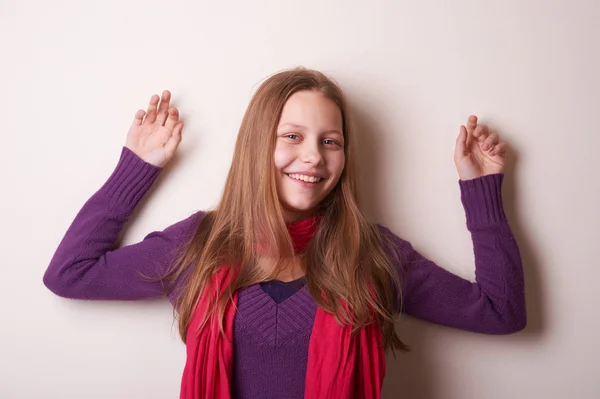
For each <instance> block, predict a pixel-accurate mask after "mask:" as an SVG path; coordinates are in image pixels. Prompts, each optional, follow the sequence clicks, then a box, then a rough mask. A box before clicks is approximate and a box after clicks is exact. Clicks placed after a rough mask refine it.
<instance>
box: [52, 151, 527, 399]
mask: <svg viewBox="0 0 600 399" xmlns="http://www.w3.org/2000/svg"><path fill="white" fill-rule="evenodd" d="M160 171H161V168H158V167H155V166H153V165H151V164H149V163H146V162H144V161H143V160H142V159H140V158H139V157H138V156H137V155H135V154H134V153H133V152H132V151H130V150H129V149H127V148H126V147H123V149H122V151H121V157H120V159H119V162H118V163H117V166H116V168H115V170H114V171H113V173H112V174H111V175H110V177H109V178H108V180H107V181H106V182H105V183H104V184H103V185H102V187H101V188H100V189H99V190H98V191H97V192H96V193H95V194H94V195H92V197H91V198H90V199H88V201H86V203H85V204H84V205H83V207H82V208H81V210H80V211H79V212H78V214H77V215H76V217H75V218H74V220H73V221H72V223H71V225H70V227H69V229H68V230H67V232H66V234H65V236H64V237H63V239H62V241H61V242H60V244H59V246H58V248H57V249H56V252H55V254H54V256H53V258H52V260H51V262H50V265H49V266H48V269H47V270H46V273H45V274H44V279H43V281H44V284H45V285H46V287H48V288H49V289H50V290H51V291H52V292H54V293H55V294H57V295H59V296H62V297H66V298H74V299H88V300H89V299H96V300H135V299H142V298H152V297H161V296H163V295H166V296H167V298H168V299H169V300H170V301H171V303H173V304H174V303H175V300H176V298H177V295H178V294H179V293H180V292H181V289H182V286H181V284H178V282H176V284H175V286H174V288H172V289H170V290H169V291H165V287H166V284H164V283H163V282H161V281H155V282H152V281H148V279H146V278H144V277H142V276H147V277H155V276H158V275H160V274H162V273H164V271H165V270H166V268H167V267H168V266H170V265H171V262H172V259H173V256H175V254H176V251H177V250H178V246H179V244H181V243H183V242H185V241H186V240H188V239H190V238H191V235H192V234H193V233H194V231H195V229H196V228H197V227H198V224H199V223H200V221H201V220H202V217H203V216H204V213H203V212H195V213H193V214H192V215H191V216H189V217H187V218H185V219H184V220H181V221H179V222H177V223H175V224H173V225H171V226H169V227H167V228H166V229H164V230H162V231H154V232H151V233H150V234H148V235H146V236H145V238H144V239H143V240H142V241H140V242H139V243H136V244H132V245H128V246H123V247H121V248H116V242H117V239H118V235H119V233H120V231H121V230H122V228H123V225H124V224H125V222H126V221H127V219H128V218H129V216H130V215H131V214H132V212H133V210H134V209H135V207H136V205H137V204H138V202H139V201H140V200H141V198H142V197H143V196H144V194H146V192H147V191H148V190H149V188H150V187H151V185H152V184H153V182H154V181H155V179H156V178H157V176H158V175H159V173H160ZM503 177H504V175H503V174H493V175H486V176H482V177H479V178H476V179H472V180H466V181H463V180H459V186H460V192H461V202H462V204H463V207H464V210H465V215H466V226H467V228H468V230H469V232H470V233H471V237H472V241H473V250H474V258H475V280H476V282H471V281H469V280H466V279H463V278H461V277H459V276H457V275H455V274H452V273H450V272H449V271H447V270H445V269H444V268H442V267H440V266H438V265H437V264H435V263H434V262H432V261H431V260H428V259H426V258H425V257H424V256H423V255H421V254H420V253H419V252H417V251H416V250H415V249H414V248H413V246H412V245H411V244H410V242H408V241H406V240H404V239H402V238H400V237H398V236H397V235H395V234H393V233H392V232H391V231H390V230H389V229H387V228H386V227H384V226H381V225H379V226H378V227H379V228H380V231H381V232H382V233H383V234H384V235H387V236H388V237H389V238H390V239H391V242H392V244H393V248H392V250H393V251H395V252H396V253H397V254H398V255H399V262H398V263H397V264H395V268H396V270H397V271H398V273H399V274H400V277H401V281H402V286H401V290H402V298H403V301H402V307H401V308H400V307H399V308H398V309H397V310H398V312H403V313H405V314H408V315H412V316H414V317H417V318H420V319H423V320H428V321H430V322H433V323H437V324H441V325H445V326H450V327H454V328H459V329H463V330H469V331H474V332H479V333H485V334H509V333H513V332H516V331H519V330H521V329H523V328H524V327H525V325H526V309H525V292H524V280H523V269H522V265H521V257H520V253H519V249H518V246H517V243H516V241H515V239H514V237H513V234H512V232H511V229H510V227H509V224H508V222H507V219H506V216H505V213H504V210H503V207H502V196H501V191H502V181H503ZM287 288H288V290H289V289H291V290H292V292H287V293H285V292H283V293H282V292H279V293H277V292H275V291H277V287H273V286H272V285H269V284H268V283H267V284H265V283H262V287H261V284H255V285H252V286H249V287H245V288H242V289H241V290H240V292H239V297H238V298H239V302H238V309H237V312H236V317H235V322H234V348H235V349H234V371H233V374H234V384H233V387H232V394H233V396H234V397H236V398H243V399H248V398H263V399H264V398H290V399H292V398H303V394H304V379H305V376H306V366H307V360H308V342H309V338H310V334H311V331H312V324H313V321H314V317H315V314H316V304H315V303H314V301H313V300H312V298H311V296H310V294H309V293H308V289H307V288H306V286H305V285H304V284H303V283H302V282H300V283H299V285H298V286H293V285H292V286H290V287H287ZM280 291H281V290H280ZM283 291H286V290H285V288H284V290H283ZM274 298H275V299H274Z"/></svg>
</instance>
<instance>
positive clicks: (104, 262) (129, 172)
mask: <svg viewBox="0 0 600 399" xmlns="http://www.w3.org/2000/svg"><path fill="white" fill-rule="evenodd" d="M160 170H161V168H159V167H156V166H153V165H152V164H149V163H147V162H145V161H143V160H142V159H141V158H139V157H138V156H137V155H135V154H134V153H133V152H132V151H131V150H129V149H128V148H126V147H123V149H122V152H121V157H120V160H119V162H118V164H117V167H116V168H115V170H114V172H113V173H112V175H111V176H110V177H109V179H108V180H107V181H106V183H105V184H104V185H103V186H102V187H101V188H100V190H98V192H96V193H95V194H94V195H93V196H92V197H91V198H90V199H89V200H88V201H87V202H86V203H85V205H84V206H83V207H82V209H81V210H80V211H79V213H78V214H77V216H76V217H75V219H74V220H73V222H72V223H71V226H70V227H69V229H68V230H67V232H66V234H65V236H64V237H63V239H62V241H61V243H60V245H59V246H58V248H57V250H56V252H55V254H54V256H53V258H52V260H51V262H50V265H49V266H48V269H47V270H46V273H45V274H44V279H43V281H44V284H45V285H46V287H48V288H49V289H50V290H51V291H52V292H54V293H55V294H57V295H59V296H62V297H66V298H74V299H116V300H133V299H142V298H152V297H160V296H162V295H165V294H167V295H169V299H170V300H171V302H173V301H174V299H175V298H174V297H173V292H168V293H167V292H165V290H164V284H163V283H162V282H161V281H156V282H149V281H147V279H145V278H144V277H143V276H147V277H156V276H158V275H160V274H163V273H164V272H165V271H166V270H167V268H168V267H169V266H170V264H171V261H172V260H173V259H174V256H175V254H176V250H177V247H178V245H179V243H181V242H183V241H184V240H186V239H188V238H190V237H191V236H190V234H192V233H193V231H194V228H195V227H197V225H198V223H199V221H200V220H201V218H202V213H200V212H198V213H196V214H194V215H192V216H190V217H188V218H187V219H185V220H182V221H180V222H178V223H176V224H174V225H172V226H170V227H168V228H166V229H165V230H163V231H155V232H152V233H150V234H148V235H147V236H146V237H145V238H144V240H143V241H141V242H139V243H137V244H134V245H129V246H125V247H122V248H118V249H115V243H116V241H117V238H118V234H119V232H120V231H121V229H122V227H123V225H124V223H125V222H126V221H127V219H128V218H129V216H130V215H131V213H132V212H133V210H134V208H135V206H136V205H137V203H138V202H139V200H140V199H141V198H142V197H143V196H144V194H145V193H146V192H147V191H148V189H149V188H150V187H151V185H152V183H153V182H154V180H155V179H156V177H157V176H158V174H159V173H160Z"/></svg>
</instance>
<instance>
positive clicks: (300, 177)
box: [286, 173, 324, 183]
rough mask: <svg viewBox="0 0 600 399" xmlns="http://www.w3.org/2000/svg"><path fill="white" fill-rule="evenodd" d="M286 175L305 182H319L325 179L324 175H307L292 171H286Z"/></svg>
mask: <svg viewBox="0 0 600 399" xmlns="http://www.w3.org/2000/svg"><path fill="white" fill-rule="evenodd" d="M286 176H288V177H289V178H291V179H294V180H298V181H301V182H304V183H319V182H321V181H323V180H324V179H323V178H322V177H316V176H306V175H300V174H296V173H291V174H290V173H286Z"/></svg>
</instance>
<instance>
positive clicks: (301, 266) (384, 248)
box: [44, 68, 526, 399]
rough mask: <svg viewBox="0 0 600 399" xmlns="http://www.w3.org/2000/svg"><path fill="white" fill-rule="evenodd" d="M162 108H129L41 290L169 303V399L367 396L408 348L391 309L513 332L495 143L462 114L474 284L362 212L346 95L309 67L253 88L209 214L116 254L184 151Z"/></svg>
mask: <svg viewBox="0 0 600 399" xmlns="http://www.w3.org/2000/svg"><path fill="white" fill-rule="evenodd" d="M169 103H170V93H169V92H168V91H165V92H164V93H163V94H162V98H159V96H157V95H154V96H152V97H151V99H150V104H149V106H148V109H147V111H143V110H140V111H138V112H137V113H136V115H135V118H134V122H133V124H132V126H131V128H130V130H129V133H128V135H127V140H126V144H125V146H124V147H123V149H122V152H121V158H120V160H119V162H118V164H117V166H116V168H115V170H114V172H113V173H112V174H111V176H110V177H109V178H108V180H107V181H106V183H105V184H104V185H103V186H102V187H101V188H100V189H99V190H98V191H97V192H96V193H95V194H94V195H93V196H92V197H91V198H90V199H89V200H88V201H87V202H86V203H85V204H84V206H83V208H82V209H81V210H80V211H79V213H78V214H77V216H76V217H75V219H74V220H73V222H72V224H71V226H70V227H69V229H68V231H67V232H66V234H65V236H64V238H63V240H62V242H61V243H60V245H59V247H58V249H57V250H56V253H55V254H54V257H53V258H52V261H51V263H50V265H49V267H48V269H47V271H46V273H45V275H44V284H45V285H46V286H47V287H48V288H49V289H50V290H52V291H53V292H54V293H56V294H57V295H60V296H63V297H67V298H78V299H113V300H133V299H141V298H150V297H160V296H166V297H168V299H169V300H170V301H171V303H172V304H173V306H174V309H175V310H176V312H177V315H178V319H179V331H180V335H181V337H182V340H183V342H184V343H185V344H186V350H187V360H186V364H185V368H184V371H183V377H182V382H181V394H180V395H181V397H182V398H193V399H198V398H230V397H233V398H241V399H246V398H379V397H380V392H381V386H382V383H383V378H384V375H385V351H386V350H394V349H400V350H401V351H406V350H409V348H408V346H407V345H405V344H404V343H403V342H402V341H401V340H400V339H399V337H398V335H397V334H396V332H395V329H394V323H395V322H396V320H397V318H398V316H399V314H402V313H405V314H409V315H412V316H415V317H418V318H421V319H424V320H428V321H431V322H433V323H438V324H442V325H446V326H451V327H455V328H460V329H464V330H469V331H475V332H480V333H486V334H509V333H513V332H516V331H519V330H521V329H523V328H524V327H525V325H526V310H525V298H524V283H523V270H522V265H521V259H520V255H519V249H518V247H517V244H516V242H515V240H514V238H513V235H512V232H511V229H510V227H509V224H508V222H507V219H506V216H505V214H504V210H503V207H502V196H501V188H502V182H503V177H504V174H503V173H504V166H505V160H506V156H507V152H508V149H507V145H506V143H504V142H502V141H500V139H499V137H498V135H497V134H495V133H490V132H489V129H488V128H487V126H485V125H481V124H478V123H477V118H476V117H475V116H471V117H469V118H468V121H467V123H466V126H461V127H460V132H459V134H458V138H457V140H456V148H455V156H454V162H455V166H456V168H457V171H458V175H459V178H460V180H459V181H458V183H459V186H460V191H461V200H462V204H463V206H464V209H465V215H466V225H467V228H468V229H469V231H470V233H471V236H472V239H473V244H474V254H475V267H476V282H475V283H473V282H470V281H468V280H465V279H463V278H461V277H459V276H456V275H454V274H452V273H450V272H448V271H446V270H445V269H443V268H442V267H439V266H438V265H436V264H435V263H433V262H432V261H430V260H428V259H426V258H425V257H423V256H422V255H421V254H420V253H419V252H417V251H416V250H415V249H414V248H413V247H412V245H411V244H410V243H409V242H408V241H406V240H404V239H401V238H400V237H398V236H396V235H395V234H393V233H392V232H391V231H390V230H389V229H387V228H386V227H384V226H381V225H377V224H375V223H373V222H371V221H369V220H368V219H367V218H366V217H365V215H364V214H363V213H362V212H361V209H360V208H359V206H358V204H357V186H356V175H355V164H354V163H355V161H356V160H355V158H356V155H355V151H356V148H355V146H356V142H355V140H356V138H355V134H356V132H355V131H354V130H353V126H352V123H351V120H350V115H349V113H348V108H347V106H346V100H345V98H344V95H343V93H342V90H341V89H340V88H339V87H338V85H337V84H335V83H334V82H333V81H332V80H330V79H329V78H327V77H326V76H325V75H323V74H322V73H320V72H318V71H314V70H307V69H303V68H297V69H293V70H289V71H284V72H280V73H277V74H275V75H273V76H271V77H269V78H268V79H267V80H266V81H265V82H264V83H263V84H262V85H261V86H260V87H259V88H258V90H257V92H256V93H255V94H254V96H253V98H252V100H251V101H250V104H249V106H248V108H247V111H246V113H245V115H244V118H243V121H242V124H241V127H240V130H239V133H238V138H237V142H236V146H235V150H234V155H233V161H232V164H231V168H230V171H229V174H228V176H227V179H226V182H225V187H224V190H223V194H222V198H221V200H220V202H219V204H218V206H217V207H216V208H215V209H214V210H210V211H201V212H196V213H194V214H192V215H191V216H190V217H188V218H186V219H184V220H182V221H179V222H178V223H175V224H173V225H172V226H170V227H168V228H166V229H165V230H163V231H155V232H152V233H150V234H149V235H147V236H146V237H145V238H144V240H142V241H141V242H139V243H137V244H133V245H129V246H124V247H121V248H117V249H115V243H116V241H117V236H118V234H119V232H120V231H121V229H122V227H123V225H124V223H125V222H126V221H127V219H128V217H129V216H130V215H131V213H132V212H133V210H134V208H135V207H136V205H137V204H138V202H139V201H140V200H141V198H142V197H143V196H144V194H145V193H146V192H147V191H148V189H149V188H150V187H151V185H152V184H153V182H154V180H155V179H156V177H157V176H158V175H159V174H160V172H161V170H162V168H163V167H164V166H165V165H166V164H167V163H168V162H169V160H170V159H171V158H172V157H173V155H174V153H175V151H176V149H177V147H178V146H179V144H180V142H181V135H182V129H183V123H182V122H181V121H180V120H179V113H178V111H177V109H175V108H170V107H169Z"/></svg>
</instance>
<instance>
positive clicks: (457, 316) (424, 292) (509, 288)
mask: <svg viewBox="0 0 600 399" xmlns="http://www.w3.org/2000/svg"><path fill="white" fill-rule="evenodd" d="M503 178H504V175H503V174H492V175H486V176H482V177H480V178H476V179H472V180H460V181H459V184H460V189H461V201H462V203H463V206H464V209H465V213H466V219H467V228H468V229H469V231H470V232H471V237H472V239H473V249H474V255H475V279H476V282H475V283H472V282H470V281H468V280H465V279H463V278H461V277H459V276H456V275H454V274H452V273H450V272H449V271H447V270H445V269H443V268H441V267H439V266H438V265H436V264H435V263H434V262H432V261H430V260H428V259H426V258H425V257H423V256H422V255H421V254H420V253H419V252H417V251H416V250H415V249H414V248H413V247H412V245H411V244H410V243H409V242H408V241H405V240H403V239H401V238H399V237H397V236H395V235H393V234H392V233H391V232H389V230H387V229H385V232H386V233H388V234H390V237H391V239H392V243H393V245H394V250H395V251H396V253H397V254H398V255H399V259H400V260H401V262H400V264H397V265H396V266H397V269H398V271H399V273H400V278H401V281H402V301H403V308H402V309H400V310H401V311H403V312H405V313H406V314H409V315H412V316H415V317H418V318H420V319H424V320H428V321H431V322H433V323H437V324H442V325H446V326H449V327H455V328H460V329H464V330H469V331H474V332H479V333H486V334H509V333H513V332H516V331H519V330H522V329H523V328H525V325H526V323H527V315H526V309H525V292H524V279H523V268H522V265H521V257H520V254H519V248H518V246H517V243H516V242H515V239H514V237H513V235H512V232H511V229H510V227H509V225H508V222H507V220H506V216H505V214H504V210H503V208H502V196H501V189H502V181H503Z"/></svg>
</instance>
